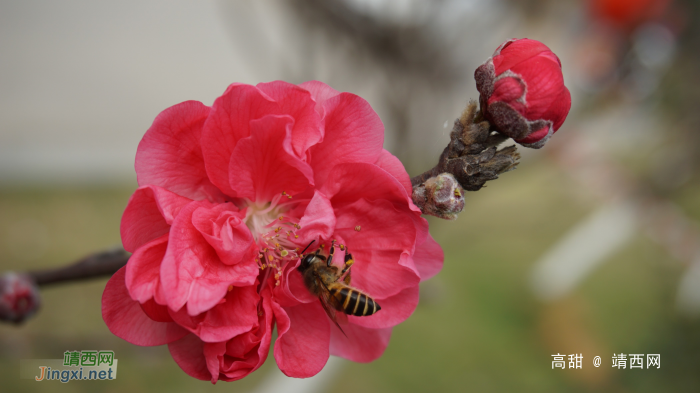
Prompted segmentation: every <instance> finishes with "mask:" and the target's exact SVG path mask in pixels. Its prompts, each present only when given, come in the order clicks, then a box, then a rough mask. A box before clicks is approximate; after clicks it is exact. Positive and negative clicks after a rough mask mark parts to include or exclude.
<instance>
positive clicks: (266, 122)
mask: <svg viewBox="0 0 700 393" xmlns="http://www.w3.org/2000/svg"><path fill="white" fill-rule="evenodd" d="M293 125H294V119H292V118H291V117H289V116H274V115H270V116H265V117H263V118H261V119H258V120H253V121H251V122H250V130H251V134H250V136H249V137H246V138H243V139H241V140H240V141H238V144H237V145H236V148H235V149H234V151H233V156H234V157H235V158H236V159H234V160H231V163H230V167H229V174H230V182H231V188H232V189H234V190H235V191H236V195H238V196H239V197H241V198H248V199H250V200H252V201H255V202H263V201H264V202H268V201H270V200H272V198H273V197H274V196H275V195H279V194H281V193H282V192H286V193H287V194H289V195H294V194H296V193H298V192H301V191H303V190H305V189H306V188H307V187H308V186H309V184H313V174H312V172H311V168H310V167H309V165H308V164H306V163H305V162H303V161H301V160H300V159H299V158H297V157H296V156H295V155H294V153H293V152H292V146H291V130H292V126H293Z"/></svg>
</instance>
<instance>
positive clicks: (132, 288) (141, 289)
mask: <svg viewBox="0 0 700 393" xmlns="http://www.w3.org/2000/svg"><path fill="white" fill-rule="evenodd" d="M167 247H168V234H165V235H163V236H161V237H159V238H158V239H155V240H152V241H150V242H148V243H146V244H144V245H143V246H141V247H139V248H138V249H136V251H135V252H134V253H133V254H132V255H131V257H129V262H128V263H127V264H126V287H127V288H128V289H129V294H130V295H131V298H132V299H134V300H136V301H137V302H140V303H145V302H146V301H148V300H149V299H151V298H153V296H154V295H155V293H156V289H157V288H158V284H159V283H160V263H161V262H162V261H163V257H164V256H165V250H166V249H167Z"/></svg>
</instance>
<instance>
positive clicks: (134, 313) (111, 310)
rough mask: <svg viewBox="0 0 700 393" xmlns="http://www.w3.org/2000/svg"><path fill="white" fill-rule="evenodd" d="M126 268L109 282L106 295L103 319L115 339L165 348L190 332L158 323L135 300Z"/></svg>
mask: <svg viewBox="0 0 700 393" xmlns="http://www.w3.org/2000/svg"><path fill="white" fill-rule="evenodd" d="M125 270H126V269H125V268H121V269H119V270H117V272H116V273H114V275H113V276H112V278H110V279H109V281H108V282H107V285H106V286H105V291H104V293H103V294H102V319H104V321H105V324H107V327H108V328H109V331H111V332H112V333H113V334H114V335H116V336H117V337H120V338H123V339H124V340H126V341H128V342H130V343H132V344H136V345H142V346H152V345H163V344H167V343H170V342H173V341H175V340H178V339H180V338H182V337H183V336H185V335H186V334H187V330H185V329H183V328H181V327H180V326H178V325H177V324H176V323H173V322H157V321H154V320H152V319H151V318H149V317H148V315H146V313H145V312H144V311H143V309H142V308H141V306H140V304H139V302H136V301H134V300H132V299H131V297H130V296H129V292H128V291H127V289H126V285H125V283H124V275H125Z"/></svg>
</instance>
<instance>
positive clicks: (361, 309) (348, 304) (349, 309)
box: [331, 287, 381, 317]
mask: <svg viewBox="0 0 700 393" xmlns="http://www.w3.org/2000/svg"><path fill="white" fill-rule="evenodd" d="M331 295H333V296H335V297H336V298H337V299H338V300H340V302H339V303H340V304H339V305H338V306H339V307H338V310H339V311H342V312H344V313H346V314H348V315H354V316H357V317H363V316H367V315H372V314H374V313H376V312H377V311H379V310H381V307H379V304H377V302H375V301H374V299H372V298H371V297H369V296H367V295H365V294H364V293H362V292H360V291H358V290H355V289H352V288H348V287H345V288H340V289H337V288H333V289H332V290H331Z"/></svg>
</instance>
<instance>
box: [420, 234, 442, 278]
mask: <svg viewBox="0 0 700 393" xmlns="http://www.w3.org/2000/svg"><path fill="white" fill-rule="evenodd" d="M444 261H445V253H444V252H443V251H442V247H440V245H439V244H438V242H436V241H435V239H433V237H432V236H431V235H430V234H428V238H427V239H426V240H425V242H423V243H422V244H421V245H419V246H417V247H416V252H415V253H414V254H413V263H414V264H415V266H416V269H418V274H420V280H421V281H425V280H427V279H429V278H431V277H433V276H434V275H436V274H438V273H439V272H440V270H442V264H443V262H444Z"/></svg>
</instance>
